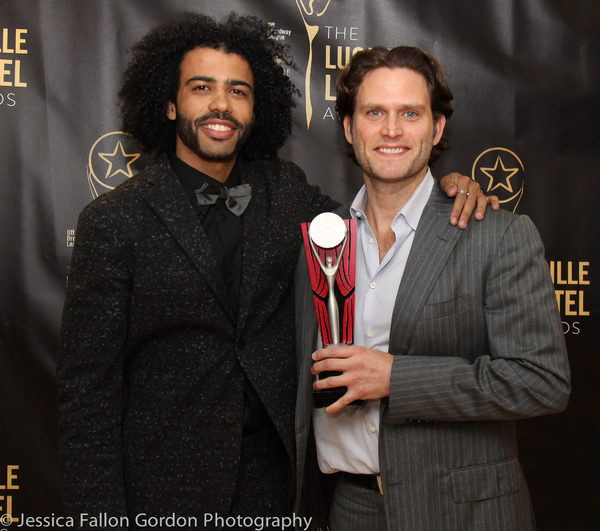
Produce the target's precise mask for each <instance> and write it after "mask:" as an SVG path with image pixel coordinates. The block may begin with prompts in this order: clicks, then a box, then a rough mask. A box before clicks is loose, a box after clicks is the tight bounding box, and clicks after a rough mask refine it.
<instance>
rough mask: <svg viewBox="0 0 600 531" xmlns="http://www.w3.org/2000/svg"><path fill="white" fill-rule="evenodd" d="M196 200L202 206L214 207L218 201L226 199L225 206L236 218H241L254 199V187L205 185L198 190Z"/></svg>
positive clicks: (243, 185)
mask: <svg viewBox="0 0 600 531" xmlns="http://www.w3.org/2000/svg"><path fill="white" fill-rule="evenodd" d="M196 198H197V199H198V204H199V205H200V206H202V205H214V204H215V203H216V202H217V199H224V200H225V206H226V207H227V208H228V209H229V210H230V211H231V212H233V213H234V214H235V215H236V216H241V215H242V214H243V213H244V210H246V207H247V206H248V203H250V199H252V186H250V185H249V184H240V185H239V186H233V187H231V188H227V187H226V186H219V185H217V184H208V183H204V184H203V185H202V186H201V187H200V188H198V190H196Z"/></svg>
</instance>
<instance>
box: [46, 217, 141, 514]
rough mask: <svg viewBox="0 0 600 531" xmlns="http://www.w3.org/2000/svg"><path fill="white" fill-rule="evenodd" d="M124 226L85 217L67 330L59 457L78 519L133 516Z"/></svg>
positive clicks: (70, 507) (68, 502)
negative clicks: (125, 407)
mask: <svg viewBox="0 0 600 531" xmlns="http://www.w3.org/2000/svg"><path fill="white" fill-rule="evenodd" d="M120 226H121V227H122V224H121V223H118V220H117V219H115V215H114V214H113V215H110V213H107V212H106V211H103V213H100V212H99V211H96V210H95V209H94V207H93V206H92V207H90V206H88V207H87V208H86V209H84V211H83V212H82V213H81V215H80V217H79V222H78V226H77V232H76V240H75V246H74V249H73V255H72V259H71V266H70V272H69V277H68V287H67V298H66V301H65V305H64V310H63V318H62V324H61V342H60V348H59V355H58V364H57V377H58V386H59V410H60V423H59V453H60V465H61V475H62V487H63V496H64V501H65V506H66V508H67V512H68V514H69V515H71V516H75V517H76V515H78V514H80V513H89V514H97V513H98V512H105V513H107V514H109V515H110V516H115V517H118V516H126V515H127V510H126V506H125V493H124V484H123V469H122V457H121V404H122V399H123V393H124V381H123V361H124V359H123V358H124V345H125V342H126V338H127V320H128V308H129V299H130V285H131V267H130V264H129V263H128V262H129V261H130V256H131V253H130V252H129V251H128V244H127V241H126V238H124V237H123V236H122V235H121V234H122V233H121V232H120V231H119V227H120Z"/></svg>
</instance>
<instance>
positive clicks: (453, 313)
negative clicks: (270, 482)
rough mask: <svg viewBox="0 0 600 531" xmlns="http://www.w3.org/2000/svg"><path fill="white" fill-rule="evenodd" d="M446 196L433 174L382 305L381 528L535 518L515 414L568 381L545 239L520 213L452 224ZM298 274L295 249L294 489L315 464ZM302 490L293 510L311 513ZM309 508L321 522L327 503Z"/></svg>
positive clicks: (549, 400) (417, 529) (432, 529)
mask: <svg viewBox="0 0 600 531" xmlns="http://www.w3.org/2000/svg"><path fill="white" fill-rule="evenodd" d="M451 208H452V201H451V200H449V199H448V198H447V197H446V196H445V195H444V194H443V192H442V191H441V190H440V188H439V187H438V186H436V187H434V190H433V192H432V195H431V197H430V199H429V202H428V204H427V207H426V208H425V210H424V212H423V216H422V218H421V221H420V223H419V226H418V229H417V232H416V235H415V241H414V243H413V246H412V250H411V254H410V257H409V260H408V263H407V266H406V270H405V272H404V276H403V278H402V283H401V285H400V288H399V290H398V296H397V299H396V305H395V308H394V312H393V316H392V326H391V331H390V353H391V354H393V355H394V356H395V359H394V365H393V369H392V377H391V387H390V397H389V399H384V400H382V406H381V415H382V416H381V433H380V439H379V459H380V465H381V474H382V479H383V484H384V502H385V511H386V515H387V519H388V525H389V529H390V530H398V529H400V530H402V531H439V530H444V531H447V530H456V531H465V530H473V531H475V530H477V531H479V530H482V529H485V530H486V531H487V530H498V531H500V530H506V531H515V530H529V529H534V528H535V525H534V523H533V515H532V512H531V507H530V500H529V494H528V490H527V484H526V481H525V478H524V476H523V472H522V469H521V466H520V464H519V461H518V452H517V444H516V431H515V422H514V421H515V420H517V419H521V418H528V417H534V416H539V415H545V414H550V413H557V412H560V411H562V410H563V409H564V408H565V407H566V405H567V401H568V397H569V393H570V373H569V366H568V361H567V353H566V347H565V343H564V337H563V333H562V326H561V322H560V315H559V313H558V308H557V304H556V299H555V295H554V288H553V286H552V282H551V279H550V275H549V270H548V266H547V263H546V261H545V259H544V249H543V245H542V242H541V239H540V237H539V234H538V232H537V230H536V229H535V227H534V225H533V223H532V222H531V220H530V219H529V218H528V217H526V216H516V215H513V214H510V213H508V212H505V211H499V212H495V211H488V212H487V214H486V216H485V219H484V220H483V221H481V222H478V221H471V222H470V223H469V226H468V228H467V229H466V230H464V231H461V230H460V229H458V228H456V227H453V226H451V225H450V224H449V222H448V219H449V216H450V210H451ZM347 213H348V211H347V209H345V208H344V209H342V212H340V215H342V217H344V215H347ZM305 274H306V272H305V271H303V270H302V259H301V261H300V263H299V269H298V272H297V288H296V289H297V294H296V304H297V311H298V314H297V315H298V317H297V333H298V341H297V348H298V353H299V360H298V370H299V394H298V402H297V418H296V442H297V452H298V461H299V469H298V473H299V476H298V492H302V489H303V488H304V489H305V492H306V491H307V490H308V491H310V490H311V489H313V488H315V487H314V486H313V485H314V481H313V480H312V479H311V481H312V484H311V485H307V484H305V480H306V479H307V478H309V479H310V478H315V477H318V474H316V473H314V467H315V466H317V465H316V463H315V462H314V460H313V459H309V460H307V461H306V463H305V462H304V461H305V454H306V449H307V448H310V445H311V441H310V439H309V438H308V433H309V427H310V392H311V375H310V354H311V353H312V351H313V349H314V344H315V343H314V339H315V337H316V325H315V317H314V309H312V308H311V304H312V300H311V299H310V293H308V292H307V290H306V286H308V282H307V281H305V278H306V277H305V276H304V275H305ZM305 464H306V466H305ZM304 503H305V502H304V501H303V500H302V499H301V500H300V502H299V506H298V508H299V510H300V509H305V510H306V511H308V512H310V511H311V508H310V506H308V507H304V505H303V504H304ZM314 516H315V525H316V526H317V527H319V525H323V524H324V523H325V522H326V509H325V510H323V511H321V513H317V514H315V515H314Z"/></svg>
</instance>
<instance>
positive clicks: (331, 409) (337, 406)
mask: <svg viewBox="0 0 600 531" xmlns="http://www.w3.org/2000/svg"><path fill="white" fill-rule="evenodd" d="M354 400H356V398H354V396H353V395H352V393H351V392H350V391H347V392H346V393H344V395H343V396H342V397H341V398H340V399H338V400H337V401H336V402H334V403H333V404H331V405H330V406H327V407H326V408H325V411H327V413H337V412H338V411H340V410H341V409H343V408H345V407H346V406H347V405H349V404H351V403H352V402H354Z"/></svg>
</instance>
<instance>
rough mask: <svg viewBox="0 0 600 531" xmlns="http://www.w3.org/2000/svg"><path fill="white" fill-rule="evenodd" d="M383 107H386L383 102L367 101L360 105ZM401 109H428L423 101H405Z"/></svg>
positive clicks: (372, 107) (362, 106)
mask: <svg viewBox="0 0 600 531" xmlns="http://www.w3.org/2000/svg"><path fill="white" fill-rule="evenodd" d="M382 107H385V105H382V104H381V103H379V104H378V103H365V104H363V105H361V106H360V109H364V110H366V109H381V108H382ZM400 109H403V110H406V109H416V110H422V109H427V105H423V104H422V103H403V104H402V105H400Z"/></svg>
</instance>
